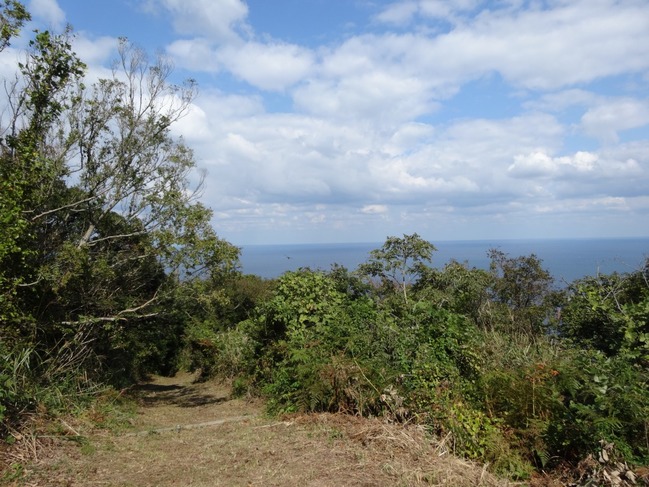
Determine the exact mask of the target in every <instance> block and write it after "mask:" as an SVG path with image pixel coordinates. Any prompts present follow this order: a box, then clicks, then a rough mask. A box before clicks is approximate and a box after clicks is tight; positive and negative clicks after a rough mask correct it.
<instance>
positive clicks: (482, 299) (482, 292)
mask: <svg viewBox="0 0 649 487" xmlns="http://www.w3.org/2000/svg"><path fill="white" fill-rule="evenodd" d="M492 282H493V277H492V276H491V274H490V273H489V272H487V271H485V270H483V269H477V268H469V267H468V266H467V265H466V264H463V263H460V262H457V261H455V260H451V262H449V263H448V264H446V265H445V266H444V268H443V269H442V270H438V269H432V268H431V269H427V270H426V272H424V273H423V274H422V276H421V278H420V279H419V281H418V282H417V284H416V285H415V286H414V291H415V292H416V293H417V296H418V297H419V298H420V299H426V300H429V301H431V302H432V303H434V304H435V305H437V306H438V307H440V308H444V309H448V310H450V311H453V312H455V313H459V314H462V315H464V316H467V317H469V318H471V319H472V320H473V322H474V323H476V324H483V323H484V322H485V320H486V319H487V316H488V314H489V308H490V304H491V303H490V294H489V290H490V288H491V285H492Z"/></svg>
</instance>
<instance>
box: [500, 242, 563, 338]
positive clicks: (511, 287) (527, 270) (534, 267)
mask: <svg viewBox="0 0 649 487" xmlns="http://www.w3.org/2000/svg"><path fill="white" fill-rule="evenodd" d="M488 255H489V257H490V258H491V264H490V271H491V274H492V276H493V278H494V281H493V287H492V293H493V299H494V300H495V301H496V302H497V303H500V304H502V305H505V306H506V307H507V309H508V314H509V320H508V321H510V323H509V325H510V326H511V327H512V330H521V331H524V332H525V333H528V334H535V333H538V332H539V331H541V327H542V325H543V321H544V320H545V319H546V318H547V314H548V311H549V310H550V308H551V306H550V303H549V302H548V298H549V297H550V296H551V291H552V283H553V281H554V280H553V278H552V276H551V275H550V273H549V272H548V271H547V270H545V269H543V267H542V261H541V260H540V259H539V258H538V257H537V256H536V255H534V254H531V255H529V256H521V257H509V256H508V255H507V254H505V253H504V252H502V251H500V250H497V249H491V250H489V252H488Z"/></svg>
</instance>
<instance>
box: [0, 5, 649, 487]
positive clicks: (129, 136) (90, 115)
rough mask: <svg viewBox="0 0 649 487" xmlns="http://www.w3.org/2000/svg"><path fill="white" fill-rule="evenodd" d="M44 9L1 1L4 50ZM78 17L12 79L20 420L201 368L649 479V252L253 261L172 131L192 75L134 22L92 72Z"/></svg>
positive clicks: (266, 389)
mask: <svg viewBox="0 0 649 487" xmlns="http://www.w3.org/2000/svg"><path fill="white" fill-rule="evenodd" d="M28 17H29V15H28V13H27V12H26V11H25V10H24V8H23V7H22V5H21V4H20V3H19V2H17V1H5V2H3V3H2V6H1V7H0V20H1V25H2V30H1V32H0V35H1V39H0V40H1V42H0V49H3V48H6V46H7V45H8V43H9V42H10V41H11V38H12V36H14V35H15V34H16V33H17V32H18V31H19V29H20V27H21V26H22V24H23V23H24V22H25V20H27V19H28ZM71 35H72V34H71V32H69V31H66V32H64V33H62V34H60V35H55V34H52V33H50V32H36V33H34V37H33V39H32V41H31V43H30V49H29V52H28V53H26V55H25V59H24V61H23V62H21V63H19V64H18V66H17V69H18V71H19V73H20V74H19V75H18V77H17V78H16V79H15V80H13V81H12V80H7V81H6V87H7V89H6V91H5V92H6V100H4V106H5V107H7V117H5V118H4V119H3V120H2V122H3V126H2V139H1V140H0V225H1V226H2V232H1V233H0V435H1V436H2V438H3V441H5V442H6V443H12V442H15V441H17V440H18V439H19V438H21V435H20V430H21V428H22V427H23V424H24V421H25V418H26V417H28V416H31V415H33V414H35V413H37V414H38V415H40V416H41V417H44V418H52V417H56V415H57V414H61V413H63V412H65V413H69V412H70V411H73V412H81V411H83V410H84V408H88V407H91V406H92V405H93V404H94V402H95V401H96V398H97V396H98V395H99V393H102V394H105V391H106V390H107V389H110V388H111V387H115V388H122V387H126V386H129V385H131V384H133V383H134V382H135V381H137V380H139V379H142V378H144V377H146V376H147V375H148V374H152V373H160V374H165V375H173V373H175V372H176V371H177V370H179V369H186V370H190V371H200V374H201V377H202V378H203V379H208V378H221V379H227V380H229V381H231V383H232V385H233V387H234V390H235V392H236V393H238V394H248V395H257V396H262V397H263V398H265V400H266V401H267V404H268V409H269V411H270V412H272V413H277V414H279V413H294V412H305V413H308V412H329V413H346V414H350V415H357V416H368V417H370V416H371V417H379V418H383V419H385V420H388V421H390V422H393V423H408V424H416V425H419V426H421V427H423V428H424V429H426V431H428V432H429V433H430V434H433V435H438V436H439V437H440V438H444V439H445V442H446V444H448V445H451V448H452V451H454V452H455V453H457V454H460V455H463V456H464V457H466V458H468V459H471V460H477V461H480V462H484V463H485V464H487V465H488V466H489V469H491V470H492V471H493V472H495V473H497V474H500V475H505V476H508V477H510V478H512V479H527V478H529V477H530V476H531V475H532V474H533V472H535V471H552V470H555V471H557V472H558V471H561V472H563V471H564V470H565V469H571V468H575V467H577V465H579V464H580V462H584V461H586V462H587V464H588V465H591V466H590V467H589V468H590V470H591V471H592V474H593V475H599V474H598V472H599V473H600V474H601V475H604V474H606V475H605V476H604V477H602V478H606V476H608V479H609V480H608V481H609V482H610V483H612V484H615V482H618V484H616V485H619V484H620V482H627V483H632V482H634V480H638V481H639V477H638V478H637V479H636V477H637V476H638V475H641V474H642V470H641V469H640V470H637V469H636V474H634V473H633V472H632V469H634V468H637V467H641V466H646V465H648V464H649V369H648V366H649V261H647V263H646V264H645V266H644V268H642V269H638V270H636V271H635V272H631V273H627V274H612V275H598V276H593V277H589V278H585V279H581V280H578V281H575V282H573V283H570V285H568V286H567V287H565V288H563V289H561V290H558V289H556V288H555V287H554V283H553V279H552V276H551V275H549V273H548V272H547V271H546V270H544V268H543V263H542V262H541V261H540V260H539V259H538V258H537V257H536V256H535V255H529V256H509V255H506V254H504V253H502V252H500V251H498V250H492V251H491V252H490V258H491V267H490V269H489V270H488V271H486V270H480V269H475V268H470V267H469V266H467V265H466V264H463V263H461V262H451V263H449V264H447V265H446V266H444V267H443V268H436V267H435V266H434V265H433V264H434V252H435V247H434V245H433V244H432V243H430V242H428V241H426V240H424V239H422V238H421V237H419V236H418V235H417V234H412V235H403V236H402V237H389V238H388V239H387V240H386V242H385V244H384V245H383V246H382V247H381V248H379V249H376V250H374V251H373V252H372V254H371V257H370V259H369V260H368V261H367V262H366V263H364V264H363V265H361V266H359V268H358V269H354V270H350V269H346V268H344V267H341V266H334V267H332V269H331V270H329V271H314V270H310V269H301V270H299V271H296V272H288V273H286V274H284V275H283V276H281V277H280V278H279V279H276V280H263V279H260V278H258V277H256V276H250V275H242V274H241V273H240V272H239V270H238V256H239V250H238V249H237V248H236V247H234V246H233V245H231V244H230V243H228V242H226V241H224V240H222V239H220V238H218V236H217V235H216V234H215V233H214V230H213V229H212V227H211V225H210V218H211V212H210V210H209V209H207V208H205V207H204V206H202V205H201V204H200V203H199V202H198V197H199V195H200V189H201V184H200V181H197V178H196V171H195V161H194V159H193V154H192V151H191V149H190V148H189V147H187V146H186V145H185V144H184V143H183V141H182V140H176V139H174V138H173V137H172V136H171V134H170V130H169V128H170V126H171V124H172V123H174V121H176V120H178V118H179V117H181V116H182V115H183V114H184V112H185V110H186V109H187V108H188V106H189V104H190V103H191V101H192V98H193V96H194V94H195V86H194V83H193V82H192V81H191V80H190V81H188V82H187V83H185V84H182V85H173V84H170V83H169V76H170V66H169V65H168V64H166V63H165V61H164V59H149V58H148V57H147V55H146V54H145V53H144V52H142V51H141V50H139V49H137V48H136V47H134V46H132V45H131V44H130V43H129V42H128V41H127V40H125V39H123V40H121V41H120V44H119V58H118V60H117V62H116V64H115V68H114V71H113V73H112V77H109V78H108V79H102V80H100V81H98V82H97V83H94V84H93V85H91V86H86V85H85V84H84V83H83V82H82V79H83V76H84V72H85V66H84V64H83V62H82V61H81V60H80V59H79V58H78V57H77V56H76V54H75V53H74V52H73V51H72V49H71V43H70V39H71V37H70V36H71ZM192 183H195V184H192ZM588 462H590V463H588ZM583 465H584V463H582V466H583ZM574 472H580V473H579V475H581V474H582V473H583V468H582V470H574ZM602 472H603V473H602ZM637 472H640V473H637Z"/></svg>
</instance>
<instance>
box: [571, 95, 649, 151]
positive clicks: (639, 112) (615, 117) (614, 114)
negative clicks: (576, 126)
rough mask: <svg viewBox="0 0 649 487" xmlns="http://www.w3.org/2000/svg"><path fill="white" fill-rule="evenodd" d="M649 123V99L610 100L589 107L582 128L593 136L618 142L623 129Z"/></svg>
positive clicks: (583, 117)
mask: <svg viewBox="0 0 649 487" xmlns="http://www.w3.org/2000/svg"><path fill="white" fill-rule="evenodd" d="M645 125H649V101H647V100H633V99H617V100H609V101H606V102H604V103H601V104H599V105H597V106H595V107H594V108H591V109H589V110H588V111H587V112H586V113H585V114H584V115H583V116H582V117H581V128H582V129H583V131H584V132H585V133H586V134H588V135H591V136H593V137H597V138H599V139H602V140H604V141H606V142H616V141H617V140H618V133H619V132H620V131H623V130H628V129H633V128H639V127H644V126H645Z"/></svg>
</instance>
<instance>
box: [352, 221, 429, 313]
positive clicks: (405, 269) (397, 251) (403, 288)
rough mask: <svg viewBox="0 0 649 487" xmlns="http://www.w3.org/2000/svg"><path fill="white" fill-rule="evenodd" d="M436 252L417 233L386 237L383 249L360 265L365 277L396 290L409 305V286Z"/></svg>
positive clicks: (373, 253)
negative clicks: (374, 279)
mask: <svg viewBox="0 0 649 487" xmlns="http://www.w3.org/2000/svg"><path fill="white" fill-rule="evenodd" d="M436 250H437V249H436V248H435V246H434V245H433V244H431V243H430V242H427V241H426V240H424V239H422V238H421V237H420V236H419V235H417V234H416V233H413V234H412V235H404V236H403V238H399V237H388V238H387V240H386V241H385V243H384V244H383V247H381V248H380V249H376V250H372V251H371V252H370V259H369V261H368V262H366V263H364V264H361V265H360V266H359V269H358V271H359V273H360V274H361V275H364V276H368V277H374V278H377V277H378V278H379V279H381V282H382V283H383V284H384V286H385V285H388V286H392V287H394V288H397V289H399V291H400V293H401V295H402V296H403V301H404V303H405V304H408V286H409V285H411V284H412V283H413V281H414V280H415V279H416V278H418V277H419V276H420V275H421V274H422V271H423V270H424V269H425V268H426V263H427V262H430V261H431V260H432V255H433V252H434V251H436Z"/></svg>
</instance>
